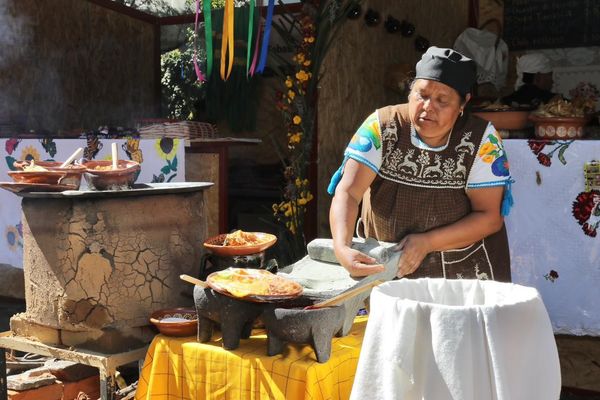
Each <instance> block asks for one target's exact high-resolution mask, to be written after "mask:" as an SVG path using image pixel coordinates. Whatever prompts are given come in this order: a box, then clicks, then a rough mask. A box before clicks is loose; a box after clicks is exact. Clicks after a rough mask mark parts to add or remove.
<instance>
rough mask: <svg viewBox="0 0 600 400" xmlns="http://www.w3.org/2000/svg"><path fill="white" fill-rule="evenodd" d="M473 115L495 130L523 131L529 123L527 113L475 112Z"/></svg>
mask: <svg viewBox="0 0 600 400" xmlns="http://www.w3.org/2000/svg"><path fill="white" fill-rule="evenodd" d="M473 115H475V116H477V117H479V118H481V119H484V120H486V121H489V122H491V123H492V125H494V127H495V128H496V129H523V128H526V127H527V125H529V124H530V122H529V111H477V112H473Z"/></svg>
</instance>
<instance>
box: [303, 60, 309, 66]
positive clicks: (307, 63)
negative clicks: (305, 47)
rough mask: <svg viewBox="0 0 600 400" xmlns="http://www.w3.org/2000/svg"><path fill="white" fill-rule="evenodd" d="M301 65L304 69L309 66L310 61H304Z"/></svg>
mask: <svg viewBox="0 0 600 400" xmlns="http://www.w3.org/2000/svg"><path fill="white" fill-rule="evenodd" d="M302 65H304V66H305V67H308V66H310V60H306V61H304V63H302Z"/></svg>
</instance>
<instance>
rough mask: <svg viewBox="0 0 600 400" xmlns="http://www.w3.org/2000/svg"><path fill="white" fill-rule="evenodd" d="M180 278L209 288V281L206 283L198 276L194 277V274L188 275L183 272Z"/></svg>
mask: <svg viewBox="0 0 600 400" xmlns="http://www.w3.org/2000/svg"><path fill="white" fill-rule="evenodd" d="M179 279H181V280H182V281H186V282H189V283H193V284H194V285H198V286H200V287H203V288H205V289H206V288H208V283H206V282H204V281H201V280H200V279H198V278H194V277H193V276H189V275H186V274H181V275H179Z"/></svg>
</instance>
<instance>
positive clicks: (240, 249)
mask: <svg viewBox="0 0 600 400" xmlns="http://www.w3.org/2000/svg"><path fill="white" fill-rule="evenodd" d="M248 233H252V234H254V235H256V236H257V237H258V239H259V242H258V243H256V244H252V245H248V246H223V242H224V241H225V238H226V237H227V234H226V233H222V234H220V235H217V236H213V237H212V238H210V239H208V240H206V242H204V247H205V248H206V249H207V250H209V251H210V252H211V253H213V254H216V255H218V256H226V257H229V256H246V255H249V254H255V253H260V252H261V251H265V250H266V249H268V248H269V247H271V246H273V245H274V244H275V242H276V241H277V237H276V236H275V235H271V234H270V233H262V232H248Z"/></svg>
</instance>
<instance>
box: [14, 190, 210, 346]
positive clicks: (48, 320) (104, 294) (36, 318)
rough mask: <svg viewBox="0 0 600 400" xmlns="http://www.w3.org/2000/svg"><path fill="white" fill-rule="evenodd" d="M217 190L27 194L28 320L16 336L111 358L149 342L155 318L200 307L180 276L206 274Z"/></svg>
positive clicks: (17, 326) (19, 321) (23, 318)
mask: <svg viewBox="0 0 600 400" xmlns="http://www.w3.org/2000/svg"><path fill="white" fill-rule="evenodd" d="M211 185H212V184H211V183H202V182H198V183H191V182H190V183H169V184H141V185H135V186H134V188H133V189H131V190H125V191H103V192H93V191H66V192H61V193H20V194H19V195H20V196H22V197H23V200H22V210H23V218H22V221H23V236H24V254H23V256H24V257H23V269H24V274H25V301H26V311H25V312H24V313H21V314H17V315H15V316H13V317H12V318H11V331H12V332H13V333H14V334H16V335H18V336H25V337H30V338H34V339H36V340H39V341H41V342H43V343H45V344H50V345H64V346H74V347H79V348H87V349H90V350H95V351H100V352H104V353H116V352H122V351H126V350H128V349H131V348H137V347H140V346H143V345H145V344H146V343H148V342H150V340H151V339H152V337H153V336H154V334H155V332H154V331H152V330H151V328H150V327H149V326H148V318H149V315H150V314H151V312H152V311H154V310H157V309H161V308H167V307H174V306H182V305H185V304H189V303H190V302H191V298H190V297H191V293H189V292H190V288H189V285H188V284H187V283H185V282H183V281H181V280H180V279H179V275H180V274H189V275H192V276H196V275H197V274H198V269H199V268H198V265H199V262H200V259H201V256H202V252H203V249H202V245H201V243H202V242H203V239H204V238H205V237H206V232H207V229H206V214H205V212H206V211H205V195H204V190H205V189H207V188H208V187H210V186H211ZM186 294H187V296H186Z"/></svg>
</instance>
